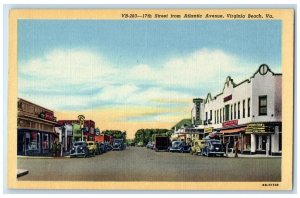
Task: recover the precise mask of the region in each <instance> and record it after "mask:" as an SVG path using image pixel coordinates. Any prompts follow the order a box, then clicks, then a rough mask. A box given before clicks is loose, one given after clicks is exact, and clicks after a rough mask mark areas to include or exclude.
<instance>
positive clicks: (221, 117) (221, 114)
mask: <svg viewBox="0 0 300 198" xmlns="http://www.w3.org/2000/svg"><path fill="white" fill-rule="evenodd" d="M220 123H222V109H220Z"/></svg>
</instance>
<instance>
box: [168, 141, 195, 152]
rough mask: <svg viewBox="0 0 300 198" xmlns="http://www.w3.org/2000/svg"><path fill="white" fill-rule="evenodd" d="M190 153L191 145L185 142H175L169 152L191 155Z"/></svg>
mask: <svg viewBox="0 0 300 198" xmlns="http://www.w3.org/2000/svg"><path fill="white" fill-rule="evenodd" d="M190 151H191V147H190V145H188V144H187V143H185V142H183V141H173V142H172V146H171V147H169V152H180V153H189V152H190Z"/></svg>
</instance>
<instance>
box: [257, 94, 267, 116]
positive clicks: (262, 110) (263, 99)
mask: <svg viewBox="0 0 300 198" xmlns="http://www.w3.org/2000/svg"><path fill="white" fill-rule="evenodd" d="M258 101H259V104H258V105H259V107H258V108H259V115H260V116H261V115H267V96H259V98H258Z"/></svg>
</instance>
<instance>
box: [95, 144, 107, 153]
mask: <svg viewBox="0 0 300 198" xmlns="http://www.w3.org/2000/svg"><path fill="white" fill-rule="evenodd" d="M96 145H97V148H98V149H97V151H98V153H96V154H102V153H105V152H106V148H105V145H104V143H102V142H97V143H96Z"/></svg>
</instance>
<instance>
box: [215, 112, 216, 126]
mask: <svg viewBox="0 0 300 198" xmlns="http://www.w3.org/2000/svg"><path fill="white" fill-rule="evenodd" d="M215 124H216V111H215Z"/></svg>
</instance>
